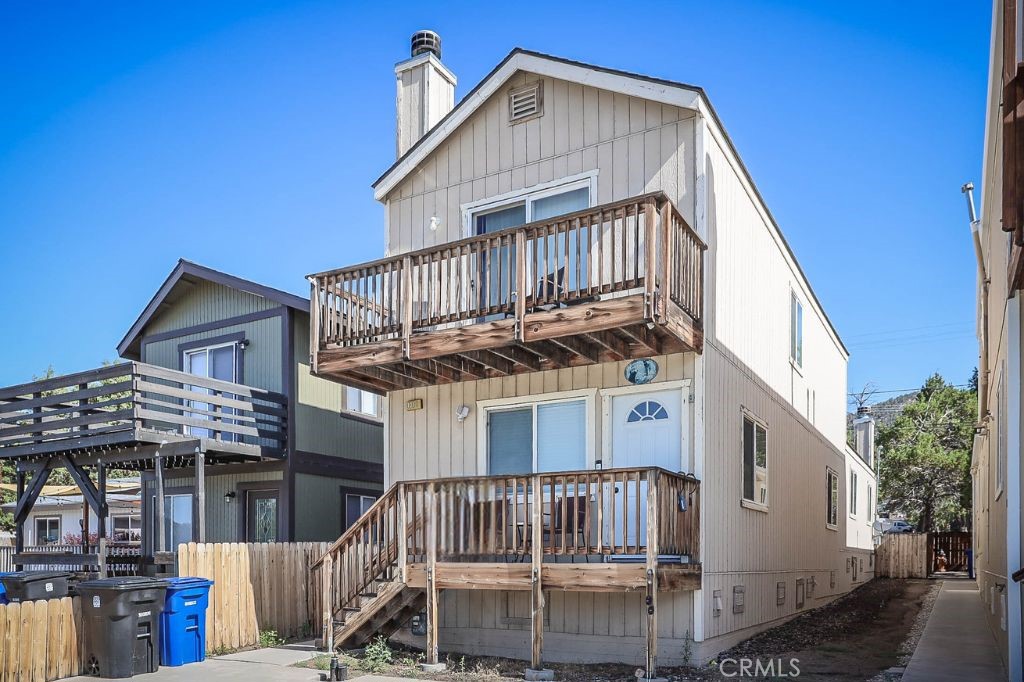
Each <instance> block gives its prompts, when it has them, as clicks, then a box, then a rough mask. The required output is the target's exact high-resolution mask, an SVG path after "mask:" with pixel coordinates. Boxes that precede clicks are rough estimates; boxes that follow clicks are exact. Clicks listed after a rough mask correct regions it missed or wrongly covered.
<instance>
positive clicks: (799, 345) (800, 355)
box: [789, 292, 804, 367]
mask: <svg viewBox="0 0 1024 682" xmlns="http://www.w3.org/2000/svg"><path fill="white" fill-rule="evenodd" d="M789 358H790V359H791V360H792V361H793V362H794V363H795V364H796V366H797V367H803V366H804V305H803V303H801V302H800V299H799V298H797V296H796V292H793V293H792V294H790V306H789Z"/></svg>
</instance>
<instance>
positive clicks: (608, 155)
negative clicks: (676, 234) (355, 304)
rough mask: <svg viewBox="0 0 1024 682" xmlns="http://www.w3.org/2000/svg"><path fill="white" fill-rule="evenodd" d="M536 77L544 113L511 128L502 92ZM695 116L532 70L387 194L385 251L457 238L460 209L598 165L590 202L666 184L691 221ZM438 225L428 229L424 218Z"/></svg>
mask: <svg viewBox="0 0 1024 682" xmlns="http://www.w3.org/2000/svg"><path fill="white" fill-rule="evenodd" d="M537 80H541V81H542V82H543V86H544V115H543V116H540V117H539V118H535V119H532V120H530V121H528V122H526V123H520V124H517V125H513V126H510V125H509V124H508V114H507V109H508V102H507V96H508V90H509V89H511V88H515V87H518V86H520V85H523V84H525V83H530V82H534V81H537ZM692 117H693V112H691V111H687V110H684V109H680V108H678V107H672V106H667V105H662V104H659V103H655V102H648V101H646V100H643V99H639V98H633V97H626V96H624V95H612V93H609V92H606V91H601V90H598V89H596V88H592V87H589V86H582V85H579V84H576V83H567V82H566V81H562V80H558V79H552V78H544V77H540V76H537V75H534V74H529V73H519V74H516V75H515V76H513V78H512V79H511V81H510V82H509V83H508V84H507V86H506V87H504V88H502V89H500V90H499V91H498V92H497V93H495V94H494V95H493V96H492V97H491V98H490V99H489V100H488V101H487V102H486V103H484V105H483V106H482V107H481V108H480V109H479V110H478V111H477V112H476V113H474V114H473V115H472V116H471V117H470V118H469V119H468V120H467V121H465V122H464V123H463V124H462V125H461V126H460V127H459V128H458V129H457V130H455V131H454V132H452V133H451V135H449V137H448V140H447V141H446V142H444V143H443V144H442V145H441V146H440V147H438V149H437V150H435V151H434V152H433V153H432V154H431V155H430V156H428V158H427V159H426V160H425V161H424V162H423V163H422V164H421V165H420V168H419V169H417V171H415V172H413V173H411V174H410V175H409V177H408V178H407V179H406V180H405V181H403V182H402V183H400V184H399V185H398V186H396V187H395V188H394V189H393V190H392V191H391V193H390V194H389V195H388V197H387V199H386V201H385V203H386V205H387V225H388V234H387V237H386V243H387V251H388V255H394V254H398V253H403V252H406V251H411V250H414V249H418V248H421V247H425V246H432V245H435V244H439V243H442V242H446V241H452V240H455V239H459V238H460V237H462V236H463V234H462V216H461V215H460V208H459V207H460V205H461V204H464V203H468V202H472V201H478V200H481V199H486V198H488V197H492V196H496V195H499V194H503V193H506V192H510V191H514V190H519V189H523V188H526V187H529V186H532V185H536V184H539V183H542V182H549V181H551V180H555V179H558V178H561V177H565V176H567V175H573V174H578V173H581V172H584V171H590V170H595V169H596V170H598V171H599V174H598V179H597V188H598V190H597V197H594V203H595V204H596V203H607V202H610V201H614V200H617V199H625V198H628V197H630V196H633V195H636V194H641V193H644V192H651V191H655V190H663V191H664V192H665V193H666V194H667V195H668V196H669V197H670V198H671V199H672V201H673V202H675V204H676V206H677V207H678V208H679V211H680V212H681V213H682V215H683V216H684V217H685V218H686V219H687V220H688V221H690V222H691V223H692V218H693V203H694V202H693V186H694V183H693V150H692V142H693V118H692ZM433 216H436V217H437V218H439V219H440V221H441V225H440V227H439V228H438V229H437V230H436V231H431V230H430V229H429V224H430V218H431V217H433Z"/></svg>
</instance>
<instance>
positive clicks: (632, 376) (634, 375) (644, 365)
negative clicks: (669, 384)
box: [625, 358, 658, 384]
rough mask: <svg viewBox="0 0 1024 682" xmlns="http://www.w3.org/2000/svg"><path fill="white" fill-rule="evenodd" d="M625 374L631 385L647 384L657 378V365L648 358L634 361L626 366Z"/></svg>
mask: <svg viewBox="0 0 1024 682" xmlns="http://www.w3.org/2000/svg"><path fill="white" fill-rule="evenodd" d="M625 374H626V381H628V382H629V383H631V384H649V383H651V382H652V381H654V377H656V376H658V363H657V362H655V361H654V360H651V359H650V358H643V359H640V360H634V361H633V362H631V363H629V364H628V365H626V372H625Z"/></svg>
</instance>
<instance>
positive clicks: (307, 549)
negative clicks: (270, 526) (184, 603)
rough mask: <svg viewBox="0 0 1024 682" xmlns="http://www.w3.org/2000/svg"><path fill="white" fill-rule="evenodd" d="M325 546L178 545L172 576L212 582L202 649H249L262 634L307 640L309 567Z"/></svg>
mask: <svg viewBox="0 0 1024 682" xmlns="http://www.w3.org/2000/svg"><path fill="white" fill-rule="evenodd" d="M328 547H329V543H326V542H298V543H255V544H245V543H221V544H197V543H194V542H191V543H188V544H187V545H186V544H182V545H178V575H180V576H198V577H202V578H209V579H210V580H213V581H214V585H213V588H212V589H211V591H210V606H209V608H208V609H207V611H206V650H207V651H209V652H213V651H218V650H220V651H223V650H225V649H239V648H244V647H249V646H253V645H255V644H257V643H258V642H259V640H260V632H263V631H268V630H274V631H275V632H277V634H278V636H279V637H288V638H291V637H304V636H312V634H313V632H314V629H313V627H312V621H313V618H314V616H315V614H316V611H315V610H314V607H313V605H312V600H313V598H314V595H313V590H311V589H310V585H311V577H310V569H309V566H310V564H311V563H313V562H314V561H316V560H317V559H319V558H320V557H321V556H322V555H323V554H324V552H326V551H327V549H328ZM317 627H319V625H318V626H317Z"/></svg>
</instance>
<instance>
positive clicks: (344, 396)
mask: <svg viewBox="0 0 1024 682" xmlns="http://www.w3.org/2000/svg"><path fill="white" fill-rule="evenodd" d="M349 391H359V392H360V395H361V394H363V393H369V394H370V395H372V396H374V398H375V400H376V402H377V409H376V410H375V411H374V412H364V411H363V410H362V405H356V406H352V405H349V394H348V392H349ZM383 402H384V397H383V396H380V395H377V394H376V393H373V392H371V391H364V390H363V389H361V388H356V387H355V386H342V389H341V409H342V412H343V413H345V414H354V415H356V416H358V417H364V418H366V419H373V420H376V421H381V420H382V410H383V408H382V404H383Z"/></svg>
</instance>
